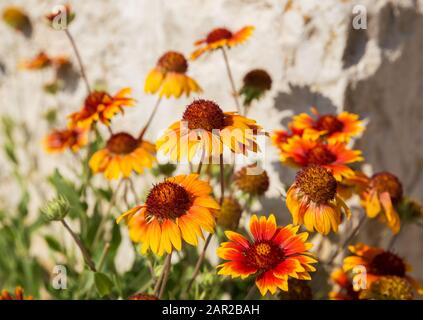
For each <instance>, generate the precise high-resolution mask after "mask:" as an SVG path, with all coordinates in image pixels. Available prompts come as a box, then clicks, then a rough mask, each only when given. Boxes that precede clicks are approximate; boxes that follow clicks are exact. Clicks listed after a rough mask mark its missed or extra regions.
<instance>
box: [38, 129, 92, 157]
mask: <svg viewBox="0 0 423 320" xmlns="http://www.w3.org/2000/svg"><path fill="white" fill-rule="evenodd" d="M87 143H88V131H87V130H86V129H82V128H66V129H56V130H53V131H52V132H50V133H49V134H48V135H47V136H46V137H45V138H44V140H43V144H44V149H45V150H46V152H48V153H61V152H64V151H65V150H71V151H72V152H77V151H79V149H81V148H82V147H84V146H85V145H86V144H87Z"/></svg>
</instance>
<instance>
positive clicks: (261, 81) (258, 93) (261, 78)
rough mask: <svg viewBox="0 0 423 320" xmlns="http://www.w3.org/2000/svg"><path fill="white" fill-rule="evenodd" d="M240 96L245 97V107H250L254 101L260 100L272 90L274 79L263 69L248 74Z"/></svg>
mask: <svg viewBox="0 0 423 320" xmlns="http://www.w3.org/2000/svg"><path fill="white" fill-rule="evenodd" d="M243 82H244V84H243V86H242V88H241V90H240V92H239V93H240V95H242V96H244V105H246V106H249V105H251V102H253V101H254V100H258V99H260V98H261V97H262V96H263V95H264V93H265V92H266V91H268V90H270V89H271V88H272V78H271V77H270V75H269V74H268V73H267V72H266V71H265V70H262V69H254V70H251V71H250V72H248V73H247V74H246V75H245V76H244V79H243Z"/></svg>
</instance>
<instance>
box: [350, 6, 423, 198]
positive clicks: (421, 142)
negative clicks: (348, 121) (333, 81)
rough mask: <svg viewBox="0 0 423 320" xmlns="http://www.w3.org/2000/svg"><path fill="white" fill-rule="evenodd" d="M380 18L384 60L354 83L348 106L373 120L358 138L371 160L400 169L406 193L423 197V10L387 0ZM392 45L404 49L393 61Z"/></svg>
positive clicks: (376, 164)
mask: <svg viewBox="0 0 423 320" xmlns="http://www.w3.org/2000/svg"><path fill="white" fill-rule="evenodd" d="M379 19H380V21H379V29H378V35H377V41H378V43H379V45H380V47H381V48H382V49H383V50H384V51H383V53H382V55H383V56H382V63H381V65H380V67H379V69H378V70H377V71H376V72H375V74H374V75H372V76H371V77H369V78H366V79H363V80H361V81H358V82H354V83H349V85H348V86H347V89H346V92H345V106H346V107H347V108H348V110H349V111H351V112H354V113H358V114H360V115H362V116H363V117H364V116H365V117H368V118H369V120H370V122H369V124H368V127H367V130H366V132H365V135H364V137H363V139H361V140H359V141H358V143H357V148H359V149H361V150H363V152H364V156H365V158H366V161H367V162H368V163H370V164H371V165H372V166H373V167H375V168H378V170H389V171H392V172H393V173H394V174H396V175H398V177H399V178H400V179H401V181H403V184H404V189H405V193H406V194H411V195H413V196H415V197H417V198H418V200H420V201H423V173H422V170H423V126H422V122H423V102H422V101H423V81H422V74H423V60H422V59H421V54H422V53H421V52H422V48H423V16H422V15H420V14H418V13H417V12H415V11H413V10H409V9H408V10H405V9H402V11H401V9H399V10H396V11H394V8H393V7H392V4H388V5H386V6H385V8H384V9H383V10H382V14H381V17H380V18H379ZM392 50H400V51H401V54H400V55H399V56H398V58H397V59H396V60H394V61H391V60H390V59H389V58H388V56H387V53H390V52H392Z"/></svg>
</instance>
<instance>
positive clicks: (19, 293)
mask: <svg viewBox="0 0 423 320" xmlns="http://www.w3.org/2000/svg"><path fill="white" fill-rule="evenodd" d="M32 299H33V298H32V296H26V297H25V296H24V290H23V289H22V288H21V287H16V289H15V296H13V295H12V294H10V293H9V291H7V290H2V291H1V294H0V300H32Z"/></svg>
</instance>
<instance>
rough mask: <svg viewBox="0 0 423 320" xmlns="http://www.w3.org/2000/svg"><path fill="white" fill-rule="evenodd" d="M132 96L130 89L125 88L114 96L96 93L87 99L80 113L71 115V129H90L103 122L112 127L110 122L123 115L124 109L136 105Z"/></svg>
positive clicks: (101, 92)
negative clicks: (119, 114) (117, 115)
mask: <svg viewBox="0 0 423 320" xmlns="http://www.w3.org/2000/svg"><path fill="white" fill-rule="evenodd" d="M130 94H131V89H130V88H123V89H121V90H120V91H119V92H118V93H116V94H115V95H114V96H111V95H109V94H108V93H107V92H104V91H94V92H92V93H90V94H89V95H88V97H87V98H86V99H85V102H84V105H83V107H82V108H81V110H80V111H78V112H74V113H72V114H71V115H69V120H70V126H71V127H81V128H90V127H91V124H92V123H93V122H96V121H101V122H102V123H103V124H105V125H107V126H108V125H110V120H111V119H112V118H113V117H114V115H115V114H117V113H123V112H124V110H123V107H124V106H126V107H131V106H134V105H135V100H134V99H132V98H130V97H128V95H130Z"/></svg>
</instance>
